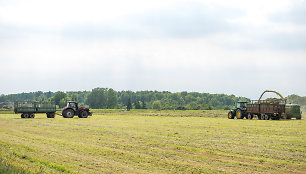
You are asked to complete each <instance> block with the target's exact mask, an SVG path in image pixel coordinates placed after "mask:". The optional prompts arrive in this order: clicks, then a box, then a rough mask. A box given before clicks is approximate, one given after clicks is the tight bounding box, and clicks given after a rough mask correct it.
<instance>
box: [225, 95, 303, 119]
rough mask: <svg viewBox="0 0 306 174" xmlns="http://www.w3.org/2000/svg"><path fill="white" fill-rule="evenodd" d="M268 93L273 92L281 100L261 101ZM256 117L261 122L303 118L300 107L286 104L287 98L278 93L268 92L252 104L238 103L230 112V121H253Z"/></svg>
mask: <svg viewBox="0 0 306 174" xmlns="http://www.w3.org/2000/svg"><path fill="white" fill-rule="evenodd" d="M266 92H273V93H275V94H277V95H279V96H280V98H281V100H278V101H269V100H261V98H262V96H263V95H264V94H265V93H266ZM255 116H257V118H258V119H259V120H270V119H272V120H279V119H291V118H296V119H297V120H299V119H301V118H302V113H301V111H300V105H297V104H286V100H285V98H284V97H283V96H282V95H281V94H280V93H278V92H276V91H270V90H266V91H264V92H263V93H262V94H261V96H260V98H259V99H258V100H252V101H251V102H245V101H243V102H236V107H235V109H232V110H230V111H229V112H228V119H234V118H235V117H236V118H237V119H243V118H247V119H253V118H254V117H255Z"/></svg>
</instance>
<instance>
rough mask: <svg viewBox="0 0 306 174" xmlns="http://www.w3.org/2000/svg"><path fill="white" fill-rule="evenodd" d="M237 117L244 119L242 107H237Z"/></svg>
mask: <svg viewBox="0 0 306 174" xmlns="http://www.w3.org/2000/svg"><path fill="white" fill-rule="evenodd" d="M236 117H237V119H243V115H242V112H241V110H240V109H237V111H236Z"/></svg>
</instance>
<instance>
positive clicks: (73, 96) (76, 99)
mask: <svg viewBox="0 0 306 174" xmlns="http://www.w3.org/2000/svg"><path fill="white" fill-rule="evenodd" d="M71 100H72V101H78V95H77V94H76V93H73V94H72V96H71Z"/></svg>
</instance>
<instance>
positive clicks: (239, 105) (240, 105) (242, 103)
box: [235, 101, 248, 111]
mask: <svg viewBox="0 0 306 174" xmlns="http://www.w3.org/2000/svg"><path fill="white" fill-rule="evenodd" d="M247 104H248V102H245V101H239V102H236V108H235V109H241V110H243V111H245V110H246V108H247Z"/></svg>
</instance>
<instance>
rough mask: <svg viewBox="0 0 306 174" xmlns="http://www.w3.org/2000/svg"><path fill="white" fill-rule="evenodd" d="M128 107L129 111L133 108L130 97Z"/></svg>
mask: <svg viewBox="0 0 306 174" xmlns="http://www.w3.org/2000/svg"><path fill="white" fill-rule="evenodd" d="M126 109H127V110H128V111H129V110H131V109H132V102H131V98H129V99H128V102H127V105H126Z"/></svg>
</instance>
